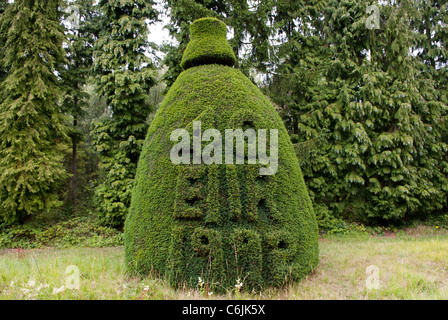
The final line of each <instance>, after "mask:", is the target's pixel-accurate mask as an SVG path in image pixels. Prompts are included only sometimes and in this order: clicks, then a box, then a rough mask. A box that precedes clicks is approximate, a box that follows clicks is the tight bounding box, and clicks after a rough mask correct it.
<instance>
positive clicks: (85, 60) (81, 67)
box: [61, 0, 101, 206]
mask: <svg viewBox="0 0 448 320" xmlns="http://www.w3.org/2000/svg"><path fill="white" fill-rule="evenodd" d="M65 11H66V17H65V21H66V24H67V32H66V35H67V36H66V37H67V43H68V45H67V47H66V49H65V50H66V56H67V60H68V63H67V68H66V69H65V70H64V71H63V72H62V73H61V78H62V80H63V82H64V85H65V94H64V100H63V104H62V105H63V108H64V111H65V112H66V113H68V114H69V115H70V116H71V118H72V126H71V128H70V132H69V137H70V139H71V144H72V154H71V161H70V168H71V170H70V173H71V180H70V193H69V194H70V197H69V199H70V201H71V203H72V204H73V205H74V206H76V204H77V199H78V145H79V143H80V142H81V141H82V140H83V138H84V137H83V134H82V130H81V129H80V127H79V123H80V121H81V120H82V118H83V116H84V115H85V113H86V108H87V107H88V101H89V98H90V97H89V94H88V93H87V91H86V90H85V86H86V84H87V81H88V79H89V77H90V76H91V74H92V72H91V69H92V64H93V46H94V43H95V41H96V40H97V39H98V34H99V28H98V25H99V20H100V19H101V16H100V15H99V13H98V9H97V8H96V6H94V4H93V3H92V1H91V0H76V1H72V2H70V3H68V6H67V8H66V10H65Z"/></svg>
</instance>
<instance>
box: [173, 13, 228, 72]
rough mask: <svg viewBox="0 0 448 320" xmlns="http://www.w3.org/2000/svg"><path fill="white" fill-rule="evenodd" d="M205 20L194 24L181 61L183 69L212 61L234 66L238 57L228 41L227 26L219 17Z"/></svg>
mask: <svg viewBox="0 0 448 320" xmlns="http://www.w3.org/2000/svg"><path fill="white" fill-rule="evenodd" d="M203 20H204V23H201V24H193V25H192V28H191V40H190V43H189V44H188V45H187V48H186V49H185V52H184V55H183V58H182V61H181V63H180V66H181V67H182V69H184V70H185V69H188V68H191V67H195V66H199V65H201V64H210V63H217V64H222V65H225V66H230V67H232V66H234V65H235V63H236V58H235V54H234V53H233V51H232V48H231V47H230V45H229V43H228V42H227V41H226V36H227V29H226V26H225V25H223V24H221V22H220V21H219V20H218V19H212V18H203Z"/></svg>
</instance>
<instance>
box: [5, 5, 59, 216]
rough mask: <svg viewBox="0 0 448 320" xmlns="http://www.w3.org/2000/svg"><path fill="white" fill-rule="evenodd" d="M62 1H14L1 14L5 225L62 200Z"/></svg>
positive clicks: (47, 208)
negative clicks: (4, 31)
mask: <svg viewBox="0 0 448 320" xmlns="http://www.w3.org/2000/svg"><path fill="white" fill-rule="evenodd" d="M60 7H61V2H60V1H59V0H45V1H44V0H32V1H31V0H15V1H14V2H13V3H10V4H9V5H8V7H7V8H6V11H5V12H4V14H2V16H1V18H0V25H2V26H8V27H7V34H6V42H5V45H4V47H3V48H4V56H3V64H4V66H5V67H6V68H7V69H8V74H7V76H6V78H5V79H4V81H3V82H2V83H1V85H0V101H1V102H0V213H1V216H2V218H3V219H4V220H5V221H6V222H7V223H15V222H23V221H24V219H26V218H27V217H29V216H31V215H35V214H37V213H39V212H42V211H43V210H50V209H52V208H54V207H56V206H58V205H60V204H61V202H60V201H59V197H58V189H57V187H58V184H59V183H60V182H61V181H63V180H64V179H66V178H67V173H66V171H65V168H64V165H63V163H62V160H63V157H64V148H65V144H64V141H65V139H66V127H65V126H64V116H63V114H62V113H61V107H60V104H59V103H58V102H59V101H60V99H61V97H62V93H63V89H62V85H61V82H60V80H59V79H58V77H57V75H56V74H57V73H58V72H60V70H61V67H62V64H63V63H64V62H65V55H64V50H63V46H62V43H63V40H64V33H63V30H64V29H63V26H62V25H61V23H60V16H61V13H60V11H59V8H60Z"/></svg>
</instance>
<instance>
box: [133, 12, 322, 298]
mask: <svg viewBox="0 0 448 320" xmlns="http://www.w3.org/2000/svg"><path fill="white" fill-rule="evenodd" d="M207 28H209V29H207ZM195 30H199V31H198V32H195ZM223 30H225V25H224V23H222V22H220V21H219V20H217V19H214V18H207V19H200V20H197V21H196V22H194V23H193V24H192V25H191V31H192V38H193V41H196V43H198V44H201V43H203V42H202V41H201V35H204V34H205V35H206V37H207V38H210V36H209V34H215V36H214V38H215V42H216V43H217V44H216V46H210V47H209V49H208V50H210V51H203V53H200V52H202V51H200V48H194V47H190V48H189V50H190V51H191V52H193V51H194V52H196V54H195V55H194V57H193V58H191V60H190V58H188V57H184V60H183V61H184V64H183V67H184V69H185V70H184V71H183V72H182V73H181V74H180V75H179V77H178V78H177V80H176V81H175V83H174V84H173V86H172V87H171V88H170V90H169V92H168V93H167V95H166V97H165V99H164V101H163V103H162V105H161V106H160V108H159V110H158V111H157V114H156V116H155V118H154V120H153V122H152V124H151V126H150V128H149V130H148V134H147V137H146V140H145V144H144V146H143V150H142V153H141V155H140V161H139V164H138V169H137V174H136V179H135V180H136V182H135V187H134V190H133V194H132V201H131V207H130V211H129V214H128V217H127V220H126V223H125V252H126V259H125V260H126V264H127V268H128V270H129V271H130V272H133V273H139V274H147V273H150V272H155V273H156V274H160V275H161V276H163V277H165V278H167V279H169V281H170V283H171V284H172V285H173V286H175V287H179V286H184V285H187V286H189V287H197V285H198V278H199V277H201V278H202V279H203V281H204V282H205V283H206V285H207V286H208V287H209V288H210V289H213V290H215V291H225V290H230V289H231V288H235V287H234V285H235V284H236V281H237V279H240V280H241V281H242V282H243V286H244V288H246V289H247V288H257V289H259V288H265V287H269V286H280V285H283V284H285V283H287V282H289V281H297V280H299V279H301V278H303V277H304V276H306V275H307V274H309V273H310V272H311V271H312V270H313V269H314V268H315V267H316V265H317V263H318V228H317V223H316V219H315V214H314V211H313V208H312V204H311V201H310V199H309V196H308V191H307V189H306V186H305V183H304V180H303V176H302V173H301V169H300V167H299V163H298V160H297V157H296V155H295V153H294V149H293V146H292V144H291V141H290V139H289V136H288V133H287V131H286V129H285V127H284V125H283V123H282V120H281V118H280V117H279V116H278V114H277V112H276V110H275V108H274V107H273V106H272V104H271V103H270V101H269V100H268V99H267V98H266V97H265V96H264V95H263V94H262V93H261V91H260V90H259V89H258V88H257V87H256V86H255V85H254V84H253V83H252V82H251V81H250V80H249V79H248V78H247V77H245V76H244V75H243V74H242V73H241V71H240V70H238V69H235V68H233V67H231V66H229V65H227V64H226V63H224V65H223V64H220V63H219V62H222V60H219V59H218V60H217V61H216V62H215V63H211V64H202V63H200V64H197V65H196V64H194V63H193V64H190V63H189V62H188V61H192V60H194V61H199V60H200V58H201V55H206V56H208V57H211V56H213V55H214V51H213V48H215V47H219V48H224V47H228V48H229V49H230V46H229V45H228V43H227V40H226V37H225V36H226V34H225V33H224V32H223ZM218 40H219V41H218ZM218 42H219V43H218ZM190 44H193V42H191V43H190ZM202 48H205V46H204V47H202ZM195 49H196V50H195ZM226 50H227V49H223V52H224V51H226ZM187 53H188V50H187ZM192 56H193V54H191V56H190V57H192ZM210 62H211V61H210ZM193 65H194V66H193ZM188 66H190V67H188ZM193 121H201V131H202V132H203V131H205V130H206V129H210V128H215V129H218V130H219V131H220V132H221V133H222V136H223V138H222V139H223V141H225V129H236V128H242V129H244V130H245V129H247V128H253V129H255V130H256V131H257V129H266V130H268V132H269V130H270V129H278V154H279V159H278V170H277V172H276V174H274V175H264V176H263V175H260V174H259V169H260V164H255V165H254V164H211V165H206V164H190V165H187V164H179V165H175V164H173V163H172V162H171V160H170V150H171V148H172V147H173V146H174V145H175V144H177V143H178V142H172V141H170V135H171V132H172V131H173V130H175V129H179V128H185V129H186V130H187V131H188V132H189V133H190V138H191V139H192V137H193ZM268 137H269V134H268ZM208 144H209V142H202V148H204V147H205V146H207V145H208ZM269 145H270V144H269V141H268V142H267V149H268V150H269ZM223 150H224V146H223ZM223 158H224V157H223ZM246 162H247V161H246ZM223 163H225V162H224V160H223Z"/></svg>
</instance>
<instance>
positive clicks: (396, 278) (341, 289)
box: [0, 228, 448, 300]
mask: <svg viewBox="0 0 448 320" xmlns="http://www.w3.org/2000/svg"><path fill="white" fill-rule="evenodd" d="M423 229H425V228H423ZM428 230H429V229H428ZM428 230H417V231H415V230H411V231H409V232H407V234H408V235H407V236H400V234H398V236H395V237H377V236H375V237H373V236H369V235H368V234H365V233H360V234H355V235H349V236H334V237H331V238H323V239H321V240H320V264H319V266H318V268H317V269H316V270H315V272H314V273H313V274H312V275H310V276H309V277H308V278H306V279H304V280H303V281H301V282H300V283H295V284H291V285H289V286H286V287H284V288H277V289H273V288H266V289H265V290H262V291H260V292H244V290H242V291H241V292H240V291H238V290H237V289H236V288H235V290H234V291H232V292H228V293H227V294H225V295H217V294H215V293H211V292H207V291H206V290H205V289H204V288H201V287H199V286H198V288H197V289H182V290H173V289H172V288H170V287H169V286H168V285H167V284H166V282H165V281H163V280H160V279H157V278H155V277H146V278H136V277H129V276H127V275H126V274H125V268H124V257H123V255H124V250H123V248H76V247H74V248H62V249H54V248H48V249H36V250H25V251H22V250H20V251H18V250H10V249H8V250H2V251H0V299H158V300H160V299H294V300H298V299H448V234H447V233H446V232H443V231H441V230H438V231H432V230H431V231H430V232H428ZM422 231H424V232H422ZM413 233H414V234H413ZM70 265H74V266H76V267H77V268H78V269H79V289H70V288H67V282H66V281H67V277H69V276H70V275H72V276H73V275H75V273H69V274H67V273H66V268H67V267H68V266H70ZM369 266H375V267H371V268H372V270H376V271H377V272H378V273H376V274H373V273H371V272H369V270H370V269H367V268H368V267H369ZM374 272H375V271H374ZM374 277H376V279H379V282H377V283H379V288H377V289H375V288H371V289H369V288H367V286H366V280H367V283H373V284H375V282H372V281H371V280H372V279H373V278H374ZM69 279H70V278H69ZM70 283H72V284H75V282H74V281H72V282H68V284H69V285H70ZM235 284H236V279H235ZM243 287H244V285H243Z"/></svg>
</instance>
